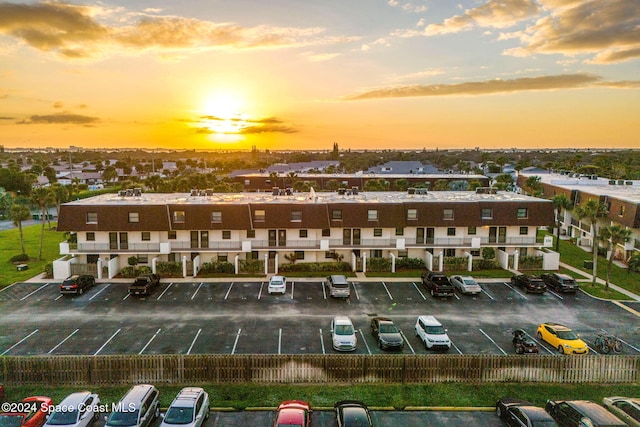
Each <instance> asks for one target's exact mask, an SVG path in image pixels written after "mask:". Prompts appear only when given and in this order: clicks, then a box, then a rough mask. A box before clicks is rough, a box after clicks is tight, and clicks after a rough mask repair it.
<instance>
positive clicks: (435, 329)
mask: <svg viewBox="0 0 640 427" xmlns="http://www.w3.org/2000/svg"><path fill="white" fill-rule="evenodd" d="M426 331H427V333H428V334H429V335H444V328H443V327H442V326H427V329H426Z"/></svg>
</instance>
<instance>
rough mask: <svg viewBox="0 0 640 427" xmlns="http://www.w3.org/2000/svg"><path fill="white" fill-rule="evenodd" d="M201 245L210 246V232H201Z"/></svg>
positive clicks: (203, 246)
mask: <svg viewBox="0 0 640 427" xmlns="http://www.w3.org/2000/svg"><path fill="white" fill-rule="evenodd" d="M200 247H201V248H208V247H209V232H208V231H201V232H200Z"/></svg>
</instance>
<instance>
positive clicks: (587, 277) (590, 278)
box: [560, 262, 640, 302]
mask: <svg viewBox="0 0 640 427" xmlns="http://www.w3.org/2000/svg"><path fill="white" fill-rule="evenodd" d="M560 267H563V268H566V269H567V270H571V271H572V272H573V273H575V274H578V275H580V276H582V277H584V278H585V280H584V281H588V282H589V283H591V282H592V281H593V275H591V274H589V273H585V272H584V271H582V270H580V269H578V268H575V267H573V266H571V265H569V264H565V263H563V262H561V263H560ZM596 282H598V283H600V284H601V285H604V284H606V280H603V279H601V278H599V277H598V278H596ZM609 287H610V288H611V289H613V290H615V291H618V292H620V293H621V294H624V295H626V296H628V297H629V298H631V299H633V300H634V301H638V302H640V296H638V295H636V294H634V293H633V292H631V291H628V290H626V289H624V288H621V287H620V286H617V285H614V284H613V283H609Z"/></svg>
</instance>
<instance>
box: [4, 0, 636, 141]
mask: <svg viewBox="0 0 640 427" xmlns="http://www.w3.org/2000/svg"><path fill="white" fill-rule="evenodd" d="M639 117H640V0H606V1H605V0H500V1H498V0H488V1H487V0H480V1H476V0H465V1H457V2H456V1H449V0H410V1H407V0H322V1H317V0H269V1H265V0H233V1H221V0H207V1H202V0H180V1H176V0H154V1H150V0H149V1H148V0H127V1H124V0H100V1H85V0H78V1H74V2H67V1H15V0H14V1H2V0H0V145H3V146H4V147H6V148H16V147H24V148H34V149H40V148H46V147H55V148H68V147H69V146H80V147H86V148H105V149H106V148H145V149H155V148H159V149H160V148H173V149H243V150H245V149H250V148H252V147H256V148H257V149H259V150H265V149H269V150H331V149H332V148H333V144H334V143H338V146H339V148H340V149H347V148H351V149H355V150H361V149H423V148H425V149H436V148H437V149H474V148H476V147H479V148H480V149H501V148H638V147H640V140H639V135H640V120H639V119H638V118H639Z"/></svg>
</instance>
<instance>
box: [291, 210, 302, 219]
mask: <svg viewBox="0 0 640 427" xmlns="http://www.w3.org/2000/svg"><path fill="white" fill-rule="evenodd" d="M300 221H302V211H291V222H300Z"/></svg>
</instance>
